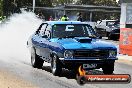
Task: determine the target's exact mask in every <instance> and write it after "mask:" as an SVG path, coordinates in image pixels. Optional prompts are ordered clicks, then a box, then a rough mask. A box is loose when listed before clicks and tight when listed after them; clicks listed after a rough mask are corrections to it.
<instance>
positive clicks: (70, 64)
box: [59, 58, 118, 69]
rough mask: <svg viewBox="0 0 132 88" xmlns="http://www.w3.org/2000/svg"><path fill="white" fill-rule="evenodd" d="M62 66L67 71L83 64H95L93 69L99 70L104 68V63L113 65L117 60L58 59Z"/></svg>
mask: <svg viewBox="0 0 132 88" xmlns="http://www.w3.org/2000/svg"><path fill="white" fill-rule="evenodd" d="M59 59H60V61H61V62H62V64H63V66H64V67H66V68H68V69H77V68H78V67H79V66H81V65H83V64H97V67H96V68H94V69H99V68H102V67H103V66H104V64H106V63H114V62H115V60H117V59H118V58H107V59H65V58H59Z"/></svg>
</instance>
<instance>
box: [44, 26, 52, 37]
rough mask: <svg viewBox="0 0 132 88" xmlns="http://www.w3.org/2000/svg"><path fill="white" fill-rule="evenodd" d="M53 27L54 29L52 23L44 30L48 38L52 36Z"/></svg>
mask: <svg viewBox="0 0 132 88" xmlns="http://www.w3.org/2000/svg"><path fill="white" fill-rule="evenodd" d="M51 29H52V26H51V25H48V26H47V27H46V30H45V32H44V34H45V35H46V36H47V37H48V38H51Z"/></svg>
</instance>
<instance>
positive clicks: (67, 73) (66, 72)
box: [42, 66, 103, 79]
mask: <svg viewBox="0 0 132 88" xmlns="http://www.w3.org/2000/svg"><path fill="white" fill-rule="evenodd" d="M42 70H45V71H47V72H50V73H51V69H50V66H43V67H42ZM86 74H87V75H88V74H103V72H102V71H100V70H89V71H87V72H86ZM59 77H66V78H67V79H76V75H75V74H74V73H73V71H71V70H67V69H63V70H62V73H61V75H60V76H59Z"/></svg>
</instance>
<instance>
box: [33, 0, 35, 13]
mask: <svg viewBox="0 0 132 88" xmlns="http://www.w3.org/2000/svg"><path fill="white" fill-rule="evenodd" d="M34 10H35V0H33V12H34Z"/></svg>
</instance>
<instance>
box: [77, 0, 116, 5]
mask: <svg viewBox="0 0 132 88" xmlns="http://www.w3.org/2000/svg"><path fill="white" fill-rule="evenodd" d="M77 4H83V5H99V6H117V5H118V3H117V2H116V0H79V1H78V2H77Z"/></svg>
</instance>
